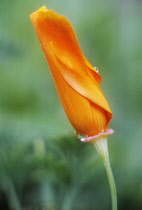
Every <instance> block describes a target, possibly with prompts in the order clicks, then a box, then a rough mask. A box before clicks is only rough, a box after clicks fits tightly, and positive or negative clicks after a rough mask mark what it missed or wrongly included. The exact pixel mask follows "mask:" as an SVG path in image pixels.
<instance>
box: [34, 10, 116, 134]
mask: <svg viewBox="0 0 142 210" xmlns="http://www.w3.org/2000/svg"><path fill="white" fill-rule="evenodd" d="M30 17H31V20H32V22H33V25H34V27H35V29H36V31H37V34H38V37H39V39H40V42H41V45H42V48H43V51H44V53H45V55H46V58H47V61H48V63H49V66H50V69H51V72H52V75H53V78H54V81H55V85H56V88H57V91H58V94H59V96H60V99H61V102H62V104H63V107H64V109H65V111H66V114H67V116H68V118H69V120H70V122H71V123H72V125H73V127H74V128H75V129H76V131H77V132H79V133H82V134H87V135H96V134H98V133H99V132H101V131H102V130H103V129H106V128H107V127H108V123H109V121H110V119H111V117H112V113H111V110H110V107H109V105H108V102H107V101H106V99H105V97H104V95H103V93H102V91H101V89H100V87H99V86H98V83H99V82H100V81H101V77H100V75H99V74H98V73H97V72H96V71H95V70H94V69H93V67H92V66H91V64H90V63H89V62H88V60H87V59H86V58H85V57H84V56H83V54H82V52H81V50H80V48H79V46H78V43H77V40H76V37H75V34H74V31H73V29H72V27H71V25H70V23H69V22H68V21H67V19H66V18H64V17H62V16H59V15H58V14H56V13H55V12H53V11H50V10H47V9H46V7H43V8H41V9H39V10H38V11H37V12H35V13H32V14H31V16H30Z"/></svg>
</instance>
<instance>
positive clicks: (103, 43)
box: [0, 0, 142, 210]
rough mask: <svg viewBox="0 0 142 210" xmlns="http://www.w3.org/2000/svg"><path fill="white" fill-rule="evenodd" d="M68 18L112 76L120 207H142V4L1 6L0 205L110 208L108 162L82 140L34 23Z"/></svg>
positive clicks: (101, 1)
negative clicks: (50, 13)
mask: <svg viewBox="0 0 142 210" xmlns="http://www.w3.org/2000/svg"><path fill="white" fill-rule="evenodd" d="M43 5H45V6H47V7H48V8H49V9H52V10H55V11H56V12H58V13H60V14H62V15H64V16H66V17H67V18H68V19H69V20H70V21H71V23H72V25H73V27H74V29H75V31H76V34H77V37H78V40H79V43H80V46H81V48H82V50H83V52H84V54H85V55H86V57H87V58H88V59H89V60H90V62H91V63H92V65H93V66H98V67H99V69H100V74H101V76H102V77H103V82H102V84H101V87H102V89H103V91H104V93H105V95H106V97H107V99H108V101H109V103H110V105H111V108H112V110H113V114H114V117H113V120H112V122H111V125H110V127H111V128H113V129H114V130H115V133H114V134H113V135H112V136H110V137H109V151H110V159H111V164H112V168H113V172H114V177H115V180H116V186H117V191H118V206H119V208H118V209H120V210H140V209H142V152H141V150H142V149H141V148H142V141H141V131H142V128H141V125H142V117H141V112H142V88H141V85H142V70H141V66H142V25H141V22H142V1H141V0H123V1H122V0H114V1H113V0H71V1H69V0H68V1H65V0H58V1H57V0H47V1H46V0H38V1H33V0H25V1H22V0H21V1H18V0H12V1H11V0H0V209H1V210H9V209H10V210H12V209H14V210H22V209H23V210H46V209H49V210H103V209H105V210H109V209H111V200H110V192H109V186H108V181H107V177H106V173H105V169H104V166H103V164H102V162H101V160H100V158H99V156H98V154H97V152H96V151H95V150H94V148H93V147H92V146H91V145H90V144H83V143H81V142H79V141H78V140H77V139H76V136H75V132H74V130H73V128H72V127H71V125H70V124H69V122H68V120H67V118H66V116H65V114H64V111H63V109H62V107H61V104H60V102H59V99H58V96H57V93H56V91H55V87H54V84H53V81H52V78H51V75H50V72H49V69H48V66H47V63H46V60H45V57H44V54H43V52H42V50H41V47H40V45H39V42H38V39H37V36H36V34H35V31H34V29H33V26H32V24H31V21H30V19H29V14H30V13H32V12H33V11H35V10H37V9H38V8H39V7H41V6H43Z"/></svg>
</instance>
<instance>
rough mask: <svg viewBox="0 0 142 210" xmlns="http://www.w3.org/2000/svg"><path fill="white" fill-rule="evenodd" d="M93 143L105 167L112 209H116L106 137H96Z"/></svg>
mask: <svg viewBox="0 0 142 210" xmlns="http://www.w3.org/2000/svg"><path fill="white" fill-rule="evenodd" d="M93 145H94V146H95V148H96V149H97V151H98V153H99V154H100V156H101V158H102V161H103V163H104V166H105V169H106V173H107V177H108V181H109V186H110V191H111V201H112V210H117V193H116V187H115V181H114V177H113V173H112V169H111V165H110V160H109V153H108V146H107V139H106V138H101V139H98V140H97V141H94V142H93Z"/></svg>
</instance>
